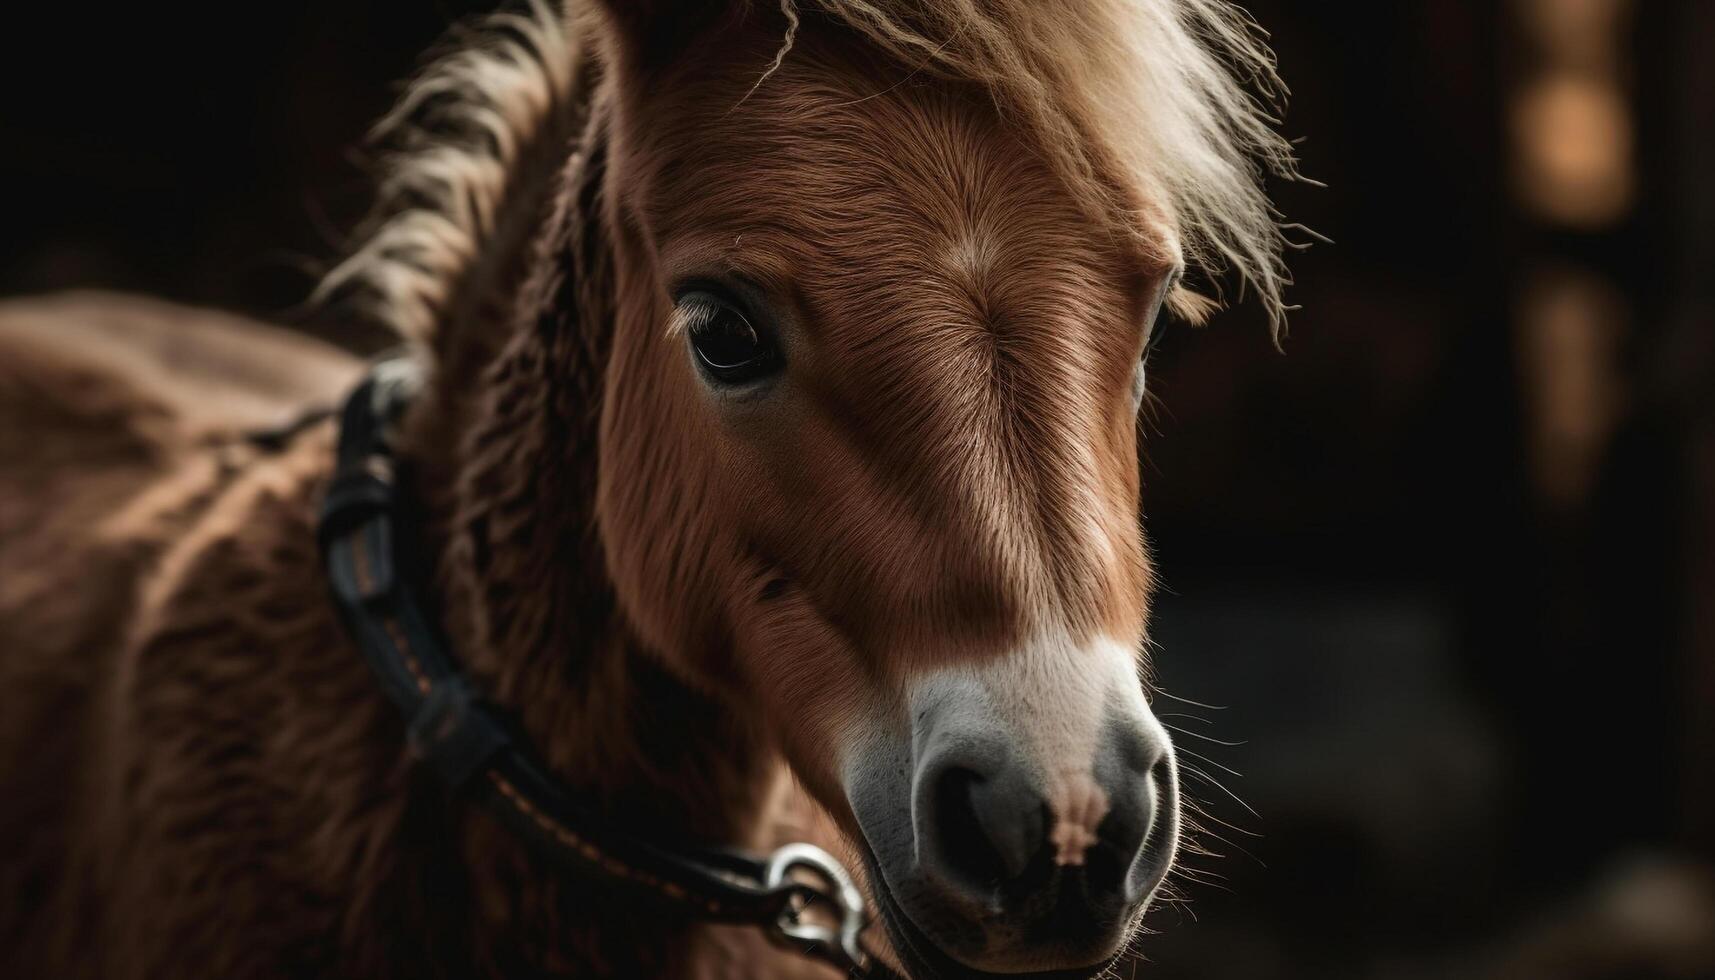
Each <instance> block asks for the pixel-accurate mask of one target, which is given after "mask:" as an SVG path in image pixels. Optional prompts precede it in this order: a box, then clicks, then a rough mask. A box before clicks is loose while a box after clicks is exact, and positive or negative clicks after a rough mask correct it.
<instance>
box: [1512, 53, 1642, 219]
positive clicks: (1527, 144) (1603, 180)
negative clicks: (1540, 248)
mask: <svg viewBox="0 0 1715 980" xmlns="http://www.w3.org/2000/svg"><path fill="white" fill-rule="evenodd" d="M1512 116H1513V137H1514V140H1515V141H1516V155H1515V158H1514V159H1515V162H1516V166H1515V172H1514V178H1515V185H1516V190H1517V193H1518V196H1519V198H1520V199H1521V200H1522V201H1523V202H1524V203H1525V205H1526V206H1528V207H1529V208H1531V209H1532V210H1533V211H1536V212H1538V213H1539V214H1540V215H1541V216H1542V217H1545V218H1549V219H1551V220H1553V221H1556V222H1559V223H1562V224H1566V225H1571V226H1574V227H1579V228H1592V227H1600V226H1602V225H1607V224H1612V223H1613V222H1614V221H1616V220H1618V219H1619V218H1620V217H1622V216H1624V214H1625V213H1626V211H1627V210H1628V209H1629V208H1630V207H1631V200H1632V133H1631V117H1630V112H1629V111H1628V109H1627V107H1626V103H1625V101H1624V100H1623V99H1622V98H1621V96H1620V91H1619V89H1618V88H1617V87H1616V86H1614V85H1611V84H1607V83H1605V82H1601V81H1596V80H1592V79H1589V78H1582V77H1579V76H1577V75H1572V74H1561V75H1550V76H1547V77H1544V78H1542V79H1540V80H1538V81H1535V82H1533V83H1531V84H1529V85H1528V86H1527V87H1526V88H1524V90H1523V91H1521V92H1519V93H1518V94H1517V95H1516V96H1515V97H1514V101H1513V107H1512Z"/></svg>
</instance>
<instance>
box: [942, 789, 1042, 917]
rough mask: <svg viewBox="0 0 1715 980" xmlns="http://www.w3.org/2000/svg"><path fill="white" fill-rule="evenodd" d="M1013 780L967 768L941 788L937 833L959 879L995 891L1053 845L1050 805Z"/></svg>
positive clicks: (949, 864)
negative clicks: (1048, 844)
mask: <svg viewBox="0 0 1715 980" xmlns="http://www.w3.org/2000/svg"><path fill="white" fill-rule="evenodd" d="M1011 782H1012V781H1009V780H1005V779H995V778H989V777H984V776H982V775H979V774H978V773H976V772H974V771H972V770H970V769H965V768H961V767H953V768H949V769H948V770H947V771H946V772H944V773H942V774H941V777H940V779H939V781H938V784H937V786H936V789H935V808H936V832H937V834H938V835H939V837H940V845H941V846H940V850H941V854H942V857H943V858H944V860H945V861H946V863H947V870H948V871H949V872H950V873H952V875H953V876H955V877H957V878H959V879H961V880H963V881H965V882H966V883H968V884H971V885H976V886H979V887H983V888H992V887H994V886H996V885H999V884H1001V883H1003V882H1006V881H1010V880H1012V879H1015V878H1018V877H1019V876H1020V875H1022V874H1024V871H1025V869H1026V868H1027V867H1028V866H1029V865H1030V861H1031V858H1033V857H1034V856H1035V855H1036V854H1037V852H1039V851H1040V850H1041V849H1042V848H1043V846H1044V845H1045V844H1046V841H1047V826H1048V823H1047V813H1046V806H1045V805H1044V803H1043V802H1042V800H1041V798H1040V797H1038V796H1037V795H1036V794H1034V793H1031V792H1029V791H1028V790H1025V789H1023V788H1022V787H1020V786H1014V785H1011Z"/></svg>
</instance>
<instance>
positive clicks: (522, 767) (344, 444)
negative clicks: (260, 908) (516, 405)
mask: <svg viewBox="0 0 1715 980" xmlns="http://www.w3.org/2000/svg"><path fill="white" fill-rule="evenodd" d="M414 379H415V375H414V374H413V373H412V372H411V370H410V368H409V367H408V366H407V363H406V362H405V361H403V360H394V361H382V362H380V363H378V364H377V365H376V367H375V368H374V369H373V370H372V371H371V372H370V374H369V375H368V377H366V378H365V380H364V381H363V383H362V384H361V385H359V386H358V388H357V390H356V391H354V392H353V393H352V394H351V396H350V398H349V399H347V401H346V403H345V408H344V411H343V412H342V413H341V416H340V437H339V460H338V468H337V469H336V471H335V473H334V478H333V482H332V483H331V484H330V485H329V487H328V493H327V499H326V501H325V502H324V504H323V507H322V515H321V524H320V528H319V535H320V538H321V547H322V556H323V561H324V564H325V566H326V568H327V572H328V577H329V580H330V583H331V585H332V591H333V596H334V599H335V601H336V602H337V603H338V605H339V609H340V613H341V615H342V617H343V618H344V620H345V623H346V626H347V627H348V628H349V629H350V631H351V635H352V638H353V639H354V640H356V642H357V646H358V649H360V650H362V651H363V657H364V659H365V660H366V661H368V663H369V666H370V668H372V669H373V670H374V671H375V676H376V678H377V679H378V680H379V681H380V683H381V688H382V690H383V691H385V692H386V694H387V697H388V699H389V700H390V701H392V702H393V704H394V706H395V707H397V708H398V709H399V712H400V713H401V714H402V715H403V716H404V719H405V723H406V725H407V729H408V732H409V739H410V747H411V750H412V751H413V753H414V754H415V755H416V756H417V757H418V758H420V759H422V760H424V761H426V762H428V763H429V764H430V765H432V766H433V767H434V768H435V770H436V771H437V772H439V773H440V775H441V777H442V778H443V779H444V780H445V781H446V783H447V784H448V785H449V786H450V787H452V788H453V789H454V790H455V791H459V792H463V793H467V794H469V795H471V796H474V797H475V798H477V799H479V800H480V801H481V802H482V803H483V804H484V805H485V806H486V807H487V808H488V810H489V811H490V812H491V813H493V814H494V815H495V816H496V817H497V818H498V819H499V820H500V821H501V822H502V823H504V824H506V825H507V826H508V827H510V828H511V829H512V830H513V831H514V832H516V833H517V834H519V835H520V836H521V837H523V838H525V839H526V840H528V841H529V842H530V843H531V844H533V845H535V846H536V847H537V848H538V850H539V852H540V853H541V854H542V855H544V857H545V858H547V859H548V860H550V861H552V862H553V863H555V864H556V865H558V866H560V867H563V868H564V869H566V870H568V871H571V872H574V873H577V874H581V875H585V876H591V877H595V878H599V879H603V880H610V881H614V882H618V883H621V884H624V885H626V886H629V887H631V888H632V889H634V890H635V891H636V892H638V893H640V894H642V895H645V896H648V897H650V898H653V899H657V900H659V901H662V902H664V903H666V904H668V905H671V906H675V907H677V908H680V909H685V910H688V911H690V912H691V913H692V914H694V915H696V916H697V917H699V918H702V919H706V920H710V921H718V922H733V923H748V924H751V925H756V926H759V927H761V928H762V929H764V930H765V931H766V932H767V933H768V934H769V936H770V937H771V938H773V939H775V940H777V941H778V942H780V943H782V944H783V945H786V946H788V947H790V948H792V949H796V950H798V951H799V952H801V953H803V954H804V955H807V956H810V957H814V958H817V959H821V960H825V961H826V962H828V963H831V964H833V965H834V966H836V967H839V968H840V969H843V970H846V971H847V972H848V973H849V974H850V975H851V976H854V977H874V978H893V977H897V976H898V974H897V973H895V972H894V971H893V970H892V969H891V968H889V967H887V966H886V965H885V964H884V963H882V962H881V961H880V960H879V959H878V958H877V957H875V956H872V955H870V954H869V953H868V952H867V951H866V950H865V949H864V948H863V946H862V944H861V943H860V935H861V933H862V932H863V930H864V929H865V927H866V926H867V925H868V924H869V914H868V911H867V910H866V909H865V906H864V900H863V896H862V895H861V894H860V893H859V892H858V890H857V888H856V886H855V885H854V884H853V883H852V879H851V876H850V875H849V874H847V872H846V870H845V868H843V867H842V866H841V865H840V864H839V862H838V861H836V860H834V859H833V858H832V857H830V856H829V855H828V854H827V852H825V851H823V850H822V849H820V848H818V847H815V846H813V845H810V844H788V845H787V846H785V847H782V848H780V849H779V850H777V851H775V852H774V853H773V854H772V855H770V856H768V857H766V858H761V857H756V856H751V855H746V854H741V853H738V852H735V851H725V850H716V849H703V848H687V847H681V846H675V845H672V844H667V843H663V842H660V841H651V840H644V839H642V838H639V837H637V836H635V835H633V834H631V833H628V832H626V831H625V830H624V829H622V828H620V827H618V826H616V825H615V824H614V823H613V822H612V821H610V820H607V819H604V818H603V816H602V815H601V814H599V813H596V812H593V811H592V810H590V809H588V808H587V807H584V806H580V805H579V802H578V800H577V799H576V797H575V796H574V794H573V793H572V792H571V791H570V790H568V789H567V788H566V787H565V786H563V785H561V784H560V783H559V782H558V781H557V780H555V779H554V778H553V777H552V776H551V775H549V774H548V772H547V770H546V769H545V768H544V767H543V766H542V765H541V764H540V763H539V762H537V761H536V758H535V755H534V753H533V752H531V751H530V748H529V746H528V744H527V743H526V742H525V741H524V739H523V738H522V736H521V735H520V734H519V732H518V729H517V728H516V727H515V726H514V725H513V724H512V723H511V722H510V721H509V720H508V719H507V718H506V717H505V716H504V715H503V714H502V713H501V712H500V711H499V710H498V709H497V708H495V707H494V706H493V705H490V704H488V703H485V702H484V701H483V700H482V698H481V697H480V696H479V695H478V694H477V692H475V691H474V690H472V688H471V686H470V684H469V683H468V682H467V681H466V680H465V678H464V677H463V676H462V674H461V672H460V671H459V668H458V664H457V663H456V662H455V661H454V660H453V658H452V657H451V655H450V654H449V653H448V652H447V648H446V644H445V643H444V642H443V641H442V639H441V637H440V634H439V632H438V631H437V630H436V628H435V626H434V624H432V623H431V622H430V621H429V619H428V617H427V615H426V614H425V612H424V607H423V605H422V603H420V602H419V601H418V599H417V597H416V595H415V594H414V593H413V589H412V587H411V582H410V577H409V576H407V575H405V574H402V571H403V570H402V569H401V567H400V563H399V561H398V555H399V548H398V545H399V541H398V536H399V534H400V531H401V527H400V522H401V520H402V518H401V514H400V496H399V491H398V487H397V484H396V482H395V472H394V471H395V458H394V454H393V447H392V446H391V445H390V443H389V441H388V434H389V430H390V429H391V427H392V424H393V423H394V422H395V421H396V419H397V417H398V415H399V413H400V411H401V409H402V408H403V407H404V405H405V404H406V403H407V401H408V400H409V398H410V396H411V394H413V392H414V389H415V381H414Z"/></svg>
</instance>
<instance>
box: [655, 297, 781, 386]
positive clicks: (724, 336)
mask: <svg viewBox="0 0 1715 980" xmlns="http://www.w3.org/2000/svg"><path fill="white" fill-rule="evenodd" d="M679 308H680V313H681V315H682V316H683V317H684V324H685V334H686V335H687V336H688V337H689V338H690V342H691V351H692V353H693V356H695V358H696V361H697V366H698V367H699V368H701V369H702V371H703V374H704V375H706V376H707V377H708V378H709V380H711V381H714V382H716V383H717V384H723V385H742V384H746V383H748V382H751V381H756V380H759V379H761V378H763V377H766V376H768V375H770V374H773V373H774V372H775V371H776V370H778V369H779V367H780V351H779V349H778V348H777V347H776V346H775V345H774V342H773V341H772V340H771V339H770V338H769V337H768V336H767V335H766V334H764V333H763V332H762V331H760V330H758V329H757V328H756V327H755V326H754V325H752V323H751V322H750V319H749V318H748V317H746V316H745V315H744V313H743V311H741V310H740V309H739V308H738V307H737V306H735V305H733V304H732V303H731V302H729V301H727V300H725V299H723V298H721V297H719V296H716V295H715V294H713V293H707V292H701V291H699V292H692V293H687V294H685V296H684V297H682V298H681V299H680V300H679Z"/></svg>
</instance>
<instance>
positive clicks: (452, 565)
mask: <svg viewBox="0 0 1715 980" xmlns="http://www.w3.org/2000/svg"><path fill="white" fill-rule="evenodd" d="M605 134H606V127H605V125H604V123H603V121H602V117H601V114H600V113H599V112H598V113H594V114H592V117H591V121H590V124H589V127H588V129H587V130H586V133H585V136H584V138H583V140H582V141H581V145H580V148H579V150H578V152H577V153H576V154H575V155H574V156H573V158H572V160H571V162H570V165H569V166H568V167H567V168H566V169H565V170H564V171H563V173H562V174H561V176H560V179H559V180H556V181H553V182H552V183H551V186H550V191H549V193H537V194H529V193H520V194H517V195H514V200H517V201H522V202H524V204H523V205H522V206H526V207H528V206H532V203H531V202H540V203H536V204H535V205H534V206H536V207H539V208H542V209H545V210H551V212H552V214H551V217H550V219H549V221H548V224H547V225H546V227H545V228H544V229H543V232H542V234H541V235H540V236H538V237H537V238H536V239H535V241H534V243H533V244H531V245H529V246H528V248H529V254H528V256H527V258H526V260H525V268H526V269H527V272H526V273H525V275H524V276H523V282H522V288H519V287H518V286H517V284H516V283H502V286H501V288H504V289H511V290H513V291H514V292H513V295H515V296H516V297H518V298H517V299H516V301H515V302H512V303H510V304H506V305H510V306H511V310H510V312H509V314H508V316H507V322H501V323H496V322H492V321H490V322H486V323H482V322H474V321H473V322H471V323H469V324H467V325H465V326H464V328H463V329H475V330H497V331H504V333H505V335H506V336H507V337H508V339H507V340H506V342H505V343H504V345H502V346H501V347H500V349H499V350H498V351H497V352H496V353H495V355H494V357H493V359H492V361H491V362H490V363H488V364H487V365H486V366H485V367H484V368H483V369H482V370H481V371H480V372H477V374H476V379H475V381H474V383H472V380H471V379H472V372H471V371H470V370H469V368H468V367H467V368H466V369H464V370H461V371H458V372H457V373H453V372H446V373H440V374H437V376H436V380H435V383H432V384H431V386H430V391H429V392H428V393H427V394H426V397H427V398H428V402H429V403H428V404H426V405H425V406H423V411H421V412H418V413H417V414H416V417H415V418H414V419H413V420H412V421H411V422H410V423H409V425H408V430H407V433H406V436H405V440H406V443H407V447H408V450H409V452H410V456H411V458H412V461H413V463H414V464H417V463H419V461H420V465H417V466H416V470H417V472H418V473H419V474H420V478H419V487H418V492H419V493H420V494H422V496H423V497H424V498H425V507H426V509H427V510H428V521H427V522H426V523H427V524H428V525H429V528H428V530H429V535H430V538H431V546H432V547H435V548H436V549H437V550H438V555H437V565H438V584H439V593H440V595H441V597H442V601H443V604H444V609H443V619H444V622H445V624H446V628H447V633H448V637H449V641H450V642H451V644H452V648H453V653H454V655H455V656H456V657H458V658H459V659H460V660H461V661H462V662H463V663H464V664H465V665H466V667H467V668H468V669H469V670H470V672H471V673H472V675H473V676H474V677H475V678H476V679H477V681H478V682H479V684H480V685H481V686H482V688H483V689H484V690H485V691H486V692H487V693H488V695H489V696H490V697H491V698H492V699H493V700H494V701H496V702H497V703H499V704H500V705H502V706H503V707H505V708H507V709H509V710H511V711H512V712H513V713H514V714H515V715H516V717H517V718H518V720H519V722H520V724H521V725H522V726H523V728H524V730H525V731H526V733H527V734H528V735H529V736H530V738H531V739H532V741H533V742H534V743H535V747H536V749H537V750H538V751H539V752H540V754H541V755H542V757H543V760H544V761H545V762H546V763H547V765H548V766H549V767H550V769H551V770H552V771H553V772H554V773H555V774H556V775H558V776H559V777H560V778H561V779H563V780H565V781H566V782H567V783H568V784H570V785H571V786H572V787H573V788H574V789H575V790H576V791H577V792H579V793H580V794H582V795H583V796H584V797H585V798H586V799H589V800H590V801H591V803H592V805H593V806H595V807H597V808H599V809H600V810H601V811H602V812H603V813H604V814H605V815H606V816H609V817H612V818H616V819H620V820H623V821H624V822H625V823H626V824H627V825H628V826H630V827H633V828H636V829H638V830H639V831H641V832H643V833H645V834H659V835H663V836H666V837H668V839H675V840H700V841H705V842H711V843H729V844H749V843H752V842H753V839H754V838H755V837H756V836H757V834H758V832H759V830H760V822H761V818H762V817H763V815H764V809H765V806H766V803H767V801H768V800H769V798H770V797H771V796H772V793H771V787H772V785H773V783H774V780H775V778H776V775H777V773H778V770H779V766H778V763H777V762H776V760H775V758H774V756H773V754H772V753H771V751H770V750H769V749H767V747H766V745H767V741H766V739H765V738H764V737H763V734H762V733H761V732H760V731H758V730H757V728H756V726H755V724H754V722H752V721H751V720H750V719H748V718H746V717H745V716H743V715H742V714H741V713H739V712H737V711H735V710H733V708H732V707H731V706H729V705H726V704H723V703H721V702H720V701H719V700H717V699H715V698H713V697H711V696H709V695H706V694H704V693H702V692H699V691H697V690H695V689H694V688H693V687H692V686H690V685H689V684H687V683H685V682H684V681H683V680H681V679H680V678H678V677H676V676H674V675H673V673H672V672H671V671H670V670H669V669H667V668H666V667H665V666H664V665H663V663H662V662H661V661H660V660H659V659H658V658H656V657H655V656H653V655H652V654H650V653H649V652H647V651H646V650H644V649H643V646H642V644H641V643H640V642H639V641H638V640H637V634H636V631H635V630H634V629H633V628H632V627H631V626H630V624H629V623H628V622H627V619H626V616H625V614H624V611H623V610H622V609H621V608H620V607H619V605H618V603H617V602H616V599H615V595H614V590H613V587H612V584H611V581H610V579H609V576H608V574H607V571H606V569H607V562H606V556H605V554H604V549H603V547H602V543H601V538H600V534H599V532H598V529H597V526H596V516H595V507H594V504H595V487H596V472H597V467H598V465H599V460H600V456H601V447H600V445H599V439H598V420H599V417H600V406H601V403H602V394H603V388H604V374H605V369H606V366H607V351H608V346H609V345H608V338H609V336H610V335H611V332H612V330H613V324H614V309H615V302H616V297H615V294H614V283H613V276H612V274H611V270H612V261H613V249H612V247H611V242H610V237H609V224H610V222H609V217H608V213H607V209H606V207H605V204H604V202H605V200H606V197H607V195H606V193H605V182H606V180H607V168H606V135H605ZM538 213H540V211H538ZM505 264H506V263H498V265H500V266H504V265H505ZM483 305H484V306H488V307H490V308H501V307H502V305H503V304H501V303H493V304H483ZM460 388H462V389H463V390H462V391H461V390H455V389H460Z"/></svg>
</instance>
